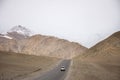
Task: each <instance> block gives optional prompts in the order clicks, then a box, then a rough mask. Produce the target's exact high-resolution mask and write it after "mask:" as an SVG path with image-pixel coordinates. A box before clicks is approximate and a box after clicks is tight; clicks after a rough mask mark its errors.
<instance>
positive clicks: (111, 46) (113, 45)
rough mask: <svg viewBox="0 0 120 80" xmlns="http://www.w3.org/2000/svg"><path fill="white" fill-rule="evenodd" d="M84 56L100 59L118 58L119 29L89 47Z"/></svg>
mask: <svg viewBox="0 0 120 80" xmlns="http://www.w3.org/2000/svg"><path fill="white" fill-rule="evenodd" d="M84 56H85V57H92V58H93V57H94V58H102V59H103V58H104V59H107V58H111V57H112V58H113V57H115V58H117V57H118V58H120V31H118V32H116V33H114V34H112V35H111V36H110V37H108V38H107V39H105V40H103V41H101V42H100V43H98V44H96V45H95V46H93V47H92V48H90V49H89V50H88V51H87V52H86V54H84Z"/></svg>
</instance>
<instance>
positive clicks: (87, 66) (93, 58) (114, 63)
mask: <svg viewBox="0 0 120 80" xmlns="http://www.w3.org/2000/svg"><path fill="white" fill-rule="evenodd" d="M66 80H120V31H119V32H116V33H114V34H113V35H111V36H110V37H108V38H107V39H105V40H103V41H101V42H100V43H98V44H96V45H95V46H93V47H92V48H90V49H89V50H88V51H86V52H85V53H84V54H83V55H82V56H78V57H75V58H74V59H73V61H72V65H71V68H70V72H69V75H68V77H67V79H66Z"/></svg>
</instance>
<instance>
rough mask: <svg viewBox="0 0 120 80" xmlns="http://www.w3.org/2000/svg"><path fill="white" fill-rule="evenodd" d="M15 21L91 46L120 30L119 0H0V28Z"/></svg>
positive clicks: (4, 28) (13, 23)
mask: <svg viewBox="0 0 120 80" xmlns="http://www.w3.org/2000/svg"><path fill="white" fill-rule="evenodd" d="M16 25H22V26H25V27H26V28H29V29H31V31H33V32H34V33H40V34H43V35H52V36H56V37H59V38H64V39H67V40H70V41H75V42H78V43H80V44H82V45H83V46H86V47H91V46H93V45H95V44H96V43H98V42H99V41H101V40H103V39H105V38H106V37H108V36H109V35H111V34H112V33H114V32H116V31H119V30H120V0H0V32H5V31H7V30H9V29H10V28H12V27H13V26H16Z"/></svg>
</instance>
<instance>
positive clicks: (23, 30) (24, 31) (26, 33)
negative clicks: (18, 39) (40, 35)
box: [8, 25, 31, 36]
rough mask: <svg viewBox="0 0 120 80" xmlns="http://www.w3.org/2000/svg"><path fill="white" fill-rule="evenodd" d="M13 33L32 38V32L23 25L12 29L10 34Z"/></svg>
mask: <svg viewBox="0 0 120 80" xmlns="http://www.w3.org/2000/svg"><path fill="white" fill-rule="evenodd" d="M11 32H17V33H18V34H21V35H24V36H30V35H31V31H30V30H29V29H27V28H25V27H23V26H21V25H18V26H14V27H13V28H11V29H10V30H9V31H8V33H11Z"/></svg>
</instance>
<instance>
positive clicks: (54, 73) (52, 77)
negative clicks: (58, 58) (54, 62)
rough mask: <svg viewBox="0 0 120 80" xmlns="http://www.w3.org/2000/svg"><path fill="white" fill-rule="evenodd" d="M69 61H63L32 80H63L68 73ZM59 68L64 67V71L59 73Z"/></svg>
mask: <svg viewBox="0 0 120 80" xmlns="http://www.w3.org/2000/svg"><path fill="white" fill-rule="evenodd" d="M69 65H70V60H63V61H62V62H61V63H60V64H59V65H58V66H57V67H55V68H54V69H52V70H50V71H48V72H47V73H45V74H43V75H42V76H40V77H38V78H36V79H34V80H64V78H65V76H66V73H67V72H68V69H69ZM61 66H65V69H66V71H60V68H61Z"/></svg>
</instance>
